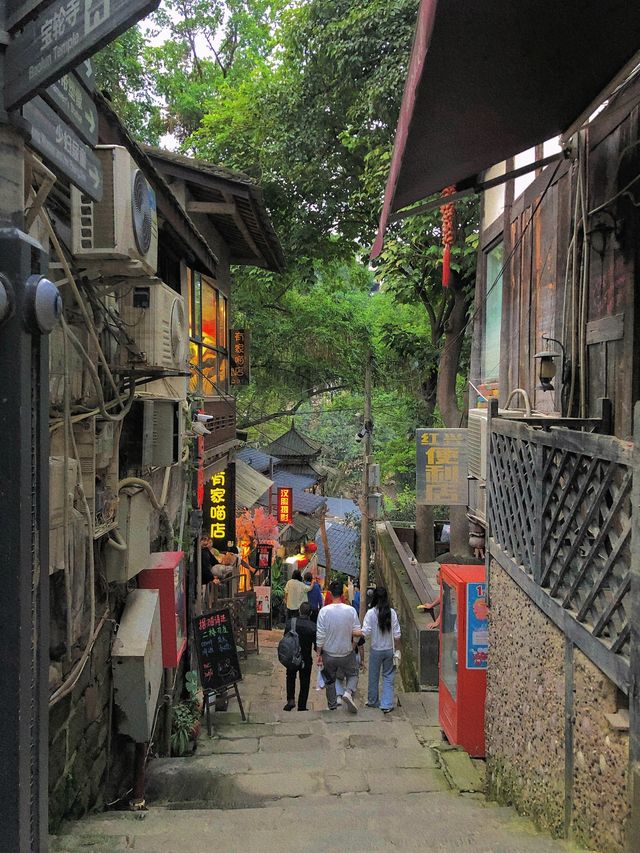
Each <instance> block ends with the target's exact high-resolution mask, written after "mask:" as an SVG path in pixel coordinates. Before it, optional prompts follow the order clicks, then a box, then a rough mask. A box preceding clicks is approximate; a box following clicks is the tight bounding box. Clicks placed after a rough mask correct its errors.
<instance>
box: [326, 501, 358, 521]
mask: <svg viewBox="0 0 640 853" xmlns="http://www.w3.org/2000/svg"><path fill="white" fill-rule="evenodd" d="M347 514H349V515H353V516H354V517H355V518H360V515H361V513H360V507H359V506H358V504H357V503H356V502H355V501H352V500H350V499H349V498H327V516H330V517H331V518H344V517H345V516H346V515H347Z"/></svg>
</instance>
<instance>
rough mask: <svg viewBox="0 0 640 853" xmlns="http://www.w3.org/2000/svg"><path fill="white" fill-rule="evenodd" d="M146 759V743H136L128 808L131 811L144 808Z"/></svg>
mask: <svg viewBox="0 0 640 853" xmlns="http://www.w3.org/2000/svg"><path fill="white" fill-rule="evenodd" d="M146 760H147V744H146V743H137V744H136V754H135V763H134V771H133V794H132V796H131V799H130V800H129V809H130V810H131V811H132V812H139V811H144V809H145V808H146V803H145V800H144V771H145V764H146Z"/></svg>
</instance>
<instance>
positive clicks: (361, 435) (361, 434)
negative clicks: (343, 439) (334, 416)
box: [356, 427, 367, 441]
mask: <svg viewBox="0 0 640 853" xmlns="http://www.w3.org/2000/svg"><path fill="white" fill-rule="evenodd" d="M366 434H367V429H366V427H362V429H361V430H360V432H357V433H356V441H362V439H363V438H364V437H365V435H366Z"/></svg>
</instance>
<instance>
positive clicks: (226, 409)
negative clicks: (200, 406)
mask: <svg viewBox="0 0 640 853" xmlns="http://www.w3.org/2000/svg"><path fill="white" fill-rule="evenodd" d="M204 411H205V413H206V414H207V415H213V420H212V421H210V422H209V423H208V424H207V429H208V430H210V431H211V435H205V437H204V449H205V453H206V451H208V450H213V449H214V448H216V447H219V446H220V445H221V444H224V443H225V442H227V441H231V440H232V439H234V438H235V437H236V401H235V398H234V397H218V398H209V399H206V400H205V402H204Z"/></svg>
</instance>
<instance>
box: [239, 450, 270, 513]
mask: <svg viewBox="0 0 640 853" xmlns="http://www.w3.org/2000/svg"><path fill="white" fill-rule="evenodd" d="M272 485H273V483H272V482H271V480H270V479H269V478H268V477H265V476H264V475H263V474H261V473H260V472H259V471H256V470H255V469H254V468H252V467H251V465H247V464H246V462H242V460H240V459H236V506H239V507H246V508H247V509H250V508H251V507H252V506H253V505H254V504H255V503H257V501H258V500H259V499H260V498H261V497H262V495H264V493H265V492H266V491H267V490H268V489H269V487H270V486H272Z"/></svg>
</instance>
